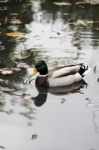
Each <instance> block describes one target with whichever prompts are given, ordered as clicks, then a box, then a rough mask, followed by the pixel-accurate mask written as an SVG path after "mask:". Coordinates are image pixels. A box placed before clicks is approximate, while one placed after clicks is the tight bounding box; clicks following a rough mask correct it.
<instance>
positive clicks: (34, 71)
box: [32, 68, 39, 76]
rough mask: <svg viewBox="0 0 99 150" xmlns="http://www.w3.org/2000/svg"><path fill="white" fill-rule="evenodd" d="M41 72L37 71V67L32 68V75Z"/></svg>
mask: <svg viewBox="0 0 99 150" xmlns="http://www.w3.org/2000/svg"><path fill="white" fill-rule="evenodd" d="M38 73H39V72H38V71H37V69H36V68H32V76H34V75H36V74H38Z"/></svg>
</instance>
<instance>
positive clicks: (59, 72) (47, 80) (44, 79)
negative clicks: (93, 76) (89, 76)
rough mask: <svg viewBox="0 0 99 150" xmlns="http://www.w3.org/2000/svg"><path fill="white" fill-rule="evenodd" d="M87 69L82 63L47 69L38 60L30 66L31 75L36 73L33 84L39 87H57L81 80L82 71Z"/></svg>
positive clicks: (43, 62) (44, 63)
mask: <svg viewBox="0 0 99 150" xmlns="http://www.w3.org/2000/svg"><path fill="white" fill-rule="evenodd" d="M87 69H88V67H85V66H84V65H83V64H77V65H69V66H61V67H56V68H54V69H51V70H48V67H47V64H46V62H45V61H43V60H39V61H37V62H36V63H35V66H34V68H32V75H33V76H34V75H37V77H36V80H35V84H36V87H41V88H55V87H56V88H57V87H64V86H65V87H66V86H71V85H73V84H75V83H78V82H80V81H83V77H84V73H85V71H86V70H87Z"/></svg>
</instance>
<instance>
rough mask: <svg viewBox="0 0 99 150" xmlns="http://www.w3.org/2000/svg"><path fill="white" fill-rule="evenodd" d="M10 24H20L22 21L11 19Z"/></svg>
mask: <svg viewBox="0 0 99 150" xmlns="http://www.w3.org/2000/svg"><path fill="white" fill-rule="evenodd" d="M10 23H11V24H21V23H22V21H20V20H19V19H11V21H10Z"/></svg>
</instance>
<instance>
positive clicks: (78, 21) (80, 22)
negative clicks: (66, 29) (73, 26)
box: [77, 20, 87, 26]
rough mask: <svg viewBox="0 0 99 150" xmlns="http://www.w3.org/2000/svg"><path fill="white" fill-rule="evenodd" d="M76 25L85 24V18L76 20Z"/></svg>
mask: <svg viewBox="0 0 99 150" xmlns="http://www.w3.org/2000/svg"><path fill="white" fill-rule="evenodd" d="M77 25H83V26H87V23H86V20H77Z"/></svg>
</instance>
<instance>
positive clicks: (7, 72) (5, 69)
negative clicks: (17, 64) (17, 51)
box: [0, 68, 21, 75]
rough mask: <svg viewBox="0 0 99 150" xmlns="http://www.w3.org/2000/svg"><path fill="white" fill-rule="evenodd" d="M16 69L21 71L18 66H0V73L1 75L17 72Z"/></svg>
mask: <svg viewBox="0 0 99 150" xmlns="http://www.w3.org/2000/svg"><path fill="white" fill-rule="evenodd" d="M18 71H21V69H19V68H1V69H0V73H1V74H3V75H6V74H12V73H14V72H18Z"/></svg>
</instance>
